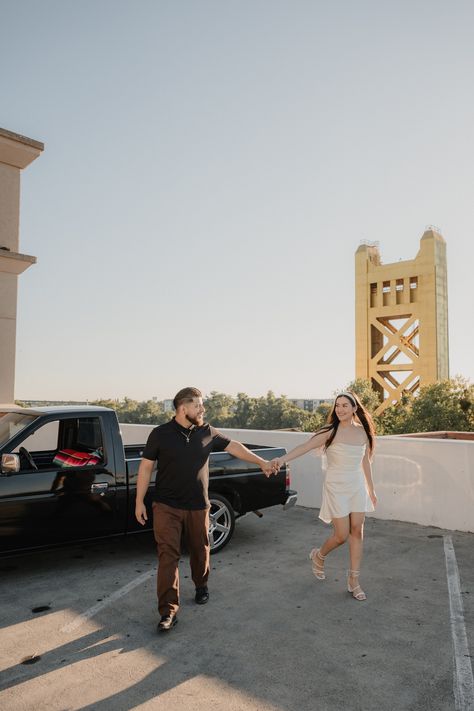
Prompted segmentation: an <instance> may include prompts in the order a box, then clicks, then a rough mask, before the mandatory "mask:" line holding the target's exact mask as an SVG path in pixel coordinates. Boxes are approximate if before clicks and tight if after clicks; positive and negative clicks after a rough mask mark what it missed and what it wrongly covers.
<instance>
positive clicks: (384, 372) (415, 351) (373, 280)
mask: <svg viewBox="0 0 474 711" xmlns="http://www.w3.org/2000/svg"><path fill="white" fill-rule="evenodd" d="M355 269H356V318H355V322H356V378H364V379H366V380H370V381H371V383H372V387H373V388H374V390H376V391H377V392H378V394H379V396H380V406H379V407H378V409H377V410H376V414H380V413H381V412H383V411H384V410H385V409H386V408H387V407H389V406H390V405H392V404H393V403H395V402H397V401H398V400H399V399H400V398H401V396H402V393H403V392H411V393H414V392H416V390H418V388H419V387H420V385H426V384H428V383H433V382H436V381H437V380H442V379H444V378H448V377H449V352H448V288H447V268H446V242H445V241H444V239H443V237H442V236H441V234H440V233H439V232H438V230H436V229H435V228H434V227H429V228H427V229H426V231H425V233H424V234H423V237H422V238H421V240H420V249H419V251H418V254H417V255H416V257H415V259H412V260H407V261H403V262H402V261H400V262H395V263H393V264H382V261H381V258H380V252H379V248H378V243H364V244H361V246H360V247H359V249H358V250H357V252H356V255H355Z"/></svg>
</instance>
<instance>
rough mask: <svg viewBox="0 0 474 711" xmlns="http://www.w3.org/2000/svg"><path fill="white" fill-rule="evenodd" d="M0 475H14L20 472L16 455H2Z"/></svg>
mask: <svg viewBox="0 0 474 711" xmlns="http://www.w3.org/2000/svg"><path fill="white" fill-rule="evenodd" d="M0 468H1V473H2V474H7V475H8V474H14V473H16V472H19V471H20V457H19V455H18V454H2V460H1V465H0Z"/></svg>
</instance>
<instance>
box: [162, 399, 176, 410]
mask: <svg viewBox="0 0 474 711" xmlns="http://www.w3.org/2000/svg"><path fill="white" fill-rule="evenodd" d="M173 410H174V405H173V400H163V411H164V412H173Z"/></svg>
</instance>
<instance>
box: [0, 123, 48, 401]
mask: <svg viewBox="0 0 474 711" xmlns="http://www.w3.org/2000/svg"><path fill="white" fill-rule="evenodd" d="M43 148H44V146H43V144H42V143H39V141H34V140H33V139H32V138H26V136H20V135H18V134H16V133H11V131H6V130H5V129H3V128H0V402H3V403H13V401H14V386H15V349H16V345H15V344H16V314H17V291H18V284H17V282H18V276H19V275H20V274H22V273H23V272H24V271H25V270H26V269H28V267H31V265H32V264H35V263H36V257H32V256H31V255H29V254H22V253H21V252H20V251H19V248H20V242H19V225H20V173H21V171H22V170H23V169H24V168H26V167H27V166H28V165H29V164H30V163H32V161H34V160H35V159H36V158H37V157H38V156H39V155H40V154H41V152H42V150H43Z"/></svg>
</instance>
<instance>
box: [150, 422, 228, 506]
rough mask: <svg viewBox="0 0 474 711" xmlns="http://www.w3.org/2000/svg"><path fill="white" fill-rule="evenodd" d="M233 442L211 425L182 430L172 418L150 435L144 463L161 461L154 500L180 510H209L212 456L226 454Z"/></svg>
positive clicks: (159, 462) (183, 428)
mask: <svg viewBox="0 0 474 711" xmlns="http://www.w3.org/2000/svg"><path fill="white" fill-rule="evenodd" d="M229 443H230V439H227V437H224V435H223V434H221V433H220V432H219V430H216V429H215V428H214V427H211V425H208V424H204V425H202V426H201V427H193V428H192V429H191V430H189V429H187V428H186V427H181V425H180V424H178V422H176V420H175V419H174V418H173V419H172V420H170V422H167V423H166V424H164V425H159V427H155V429H154V430H152V431H151V432H150V436H149V437H148V440H147V443H146V447H145V449H144V451H143V456H144V458H145V459H151V460H155V459H157V460H158V470H157V473H156V483H155V493H154V496H153V498H154V500H155V501H161V502H162V503H163V504H168V506H174V508H177V509H187V510H195V509H206V508H207V507H208V506H209V496H208V493H207V489H208V486H209V455H210V453H211V452H223V451H224V450H225V448H226V447H227V445H228V444H229Z"/></svg>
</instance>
